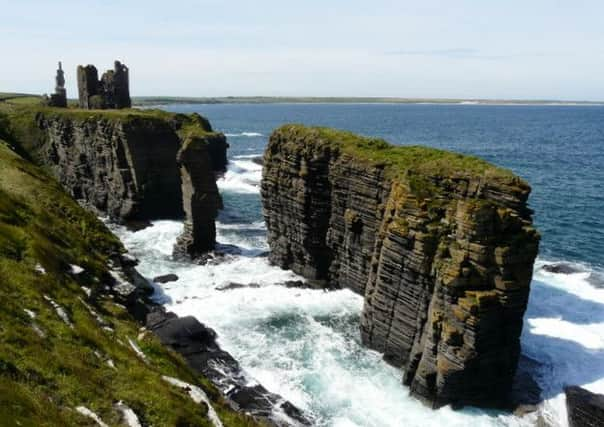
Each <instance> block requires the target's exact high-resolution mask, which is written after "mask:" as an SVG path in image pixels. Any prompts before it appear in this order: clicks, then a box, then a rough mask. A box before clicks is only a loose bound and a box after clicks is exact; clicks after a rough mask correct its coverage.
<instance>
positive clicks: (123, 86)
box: [78, 61, 132, 110]
mask: <svg viewBox="0 0 604 427" xmlns="http://www.w3.org/2000/svg"><path fill="white" fill-rule="evenodd" d="M129 86H130V84H129V77H128V67H127V66H126V65H124V64H122V63H121V62H120V61H115V63H114V67H113V70H108V71H106V72H105V73H104V74H103V75H102V76H101V79H100V80H99V75H98V72H97V69H96V67H95V66H94V65H86V66H82V65H79V66H78V98H79V104H80V108H85V109H89V110H92V109H120V108H130V107H131V106H132V102H131V101H130V87H129Z"/></svg>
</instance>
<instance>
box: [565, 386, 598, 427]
mask: <svg viewBox="0 0 604 427" xmlns="http://www.w3.org/2000/svg"><path fill="white" fill-rule="evenodd" d="M564 391H565V393H566V408H567V411H568V425H569V427H599V426H604V395H602V394H596V393H592V392H590V391H587V390H585V389H584V388H581V387H577V386H571V387H566V388H565V389H564Z"/></svg>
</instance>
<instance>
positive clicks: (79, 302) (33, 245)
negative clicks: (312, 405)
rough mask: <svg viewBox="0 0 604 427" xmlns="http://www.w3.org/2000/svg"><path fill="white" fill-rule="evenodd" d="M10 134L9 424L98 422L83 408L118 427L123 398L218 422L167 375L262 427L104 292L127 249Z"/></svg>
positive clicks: (144, 412)
mask: <svg viewBox="0 0 604 427" xmlns="http://www.w3.org/2000/svg"><path fill="white" fill-rule="evenodd" d="M93 114H95V113H93ZM139 114H154V113H139ZM0 130H2V123H0ZM6 133H7V132H5V131H4V132H2V133H0V421H1V422H0V424H2V425H5V424H4V423H8V425H24V426H27V425H31V426H40V425H50V426H54V425H57V426H65V425H94V422H93V421H92V420H91V419H90V418H87V417H85V416H83V415H81V414H80V413H79V412H78V411H77V410H76V408H78V407H86V408H88V409H90V410H91V411H93V412H94V413H96V414H97V415H98V416H99V417H100V418H101V419H102V420H103V421H104V422H105V423H107V424H109V425H120V422H121V421H120V418H121V416H120V412H119V410H117V409H116V402H118V401H123V402H124V403H125V404H126V405H127V406H129V407H130V408H131V409H133V410H134V411H135V412H136V414H137V415H138V416H139V418H140V420H141V421H142V422H143V423H145V425H155V426H176V425H179V426H185V425H187V426H206V425H212V424H211V423H210V421H209V419H208V417H207V407H206V406H204V405H199V404H196V403H194V402H193V401H192V400H191V398H190V397H189V395H188V394H187V392H186V391H184V390H183V389H180V388H178V387H175V386H173V385H171V384H169V383H167V382H166V381H164V380H163V379H162V376H170V377H176V378H178V379H180V380H183V381H186V382H187V383H191V384H197V385H199V386H201V387H202V388H203V389H204V390H205V391H206V393H207V394H208V396H210V399H211V400H212V405H213V406H214V408H215V409H216V411H217V412H218V415H219V417H220V418H221V419H222V422H223V423H224V424H225V425H227V426H229V425H231V426H235V425H237V426H239V425H255V423H254V422H253V421H252V420H250V419H248V418H246V417H244V416H242V415H239V414H237V413H235V412H233V411H232V410H230V409H229V408H228V407H227V406H226V404H225V403H224V402H223V401H222V400H221V398H220V397H219V394H218V392H217V391H216V390H215V389H214V388H213V387H212V386H211V385H210V383H209V382H208V381H207V380H205V379H204V378H202V377H199V376H197V375H195V374H194V373H192V372H191V371H190V370H189V369H188V368H187V367H186V365H185V364H184V362H183V361H182V359H181V358H180V357H179V356H178V355H176V354H175V353H173V352H170V351H168V350H166V349H165V348H164V347H163V346H162V345H161V344H160V343H159V341H158V340H157V339H156V338H154V337H153V336H152V335H151V334H149V333H141V331H140V330H139V327H140V326H139V324H138V323H136V322H135V320H134V319H133V318H132V317H131V316H130V315H129V314H128V313H127V311H126V309H125V308H124V307H123V306H121V305H120V304H117V303H116V302H115V301H114V300H113V299H112V298H110V297H109V296H103V293H101V292H97V291H100V290H101V289H102V287H103V286H104V283H105V280H106V278H107V277H108V275H109V274H110V272H109V270H108V264H107V263H108V257H109V256H110V254H111V253H115V252H120V251H122V246H121V244H120V242H119V241H118V240H117V239H116V238H115V237H114V236H113V235H112V234H111V233H110V232H109V231H108V229H107V228H106V227H105V226H104V224H102V223H101V222H100V221H98V220H97V219H96V217H95V216H94V215H92V214H90V213H88V212H87V211H85V210H84V209H82V208H81V207H80V206H79V205H78V204H77V203H75V202H74V201H73V200H72V199H71V198H70V197H69V196H68V195H67V194H66V193H65V192H64V191H63V190H62V189H61V187H60V186H59V184H58V183H56V182H55V181H54V180H53V179H52V178H51V177H50V176H49V175H47V174H46V173H45V172H44V171H42V170H41V169H40V168H38V167H36V166H34V165H33V164H32V163H30V162H28V161H27V160H25V159H23V158H22V157H20V156H19V155H18V154H16V153H15V152H14V151H12V150H11V149H10V148H9V146H8V144H6V143H5V142H4V141H2V140H1V138H2V136H3V134H4V135H6ZM80 269H81V270H82V271H80ZM90 295H91V296H90ZM137 349H140V351H141V352H142V354H144V360H143V358H142V357H141V354H138V352H137Z"/></svg>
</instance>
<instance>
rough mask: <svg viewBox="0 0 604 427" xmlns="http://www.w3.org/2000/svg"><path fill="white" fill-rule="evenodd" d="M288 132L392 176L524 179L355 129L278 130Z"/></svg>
mask: <svg viewBox="0 0 604 427" xmlns="http://www.w3.org/2000/svg"><path fill="white" fill-rule="evenodd" d="M275 134H276V135H277V136H278V135H280V134H284V135H285V134H287V135H289V136H290V138H288V140H289V141H293V143H294V144H295V147H293V148H295V149H297V150H299V151H301V152H303V151H304V150H305V148H306V147H308V148H310V149H311V150H312V149H313V147H316V146H317V145H328V146H330V147H331V148H332V149H334V150H340V151H341V152H343V153H346V154H349V155H351V156H352V157H353V158H354V159H355V160H359V161H367V162H370V163H372V164H375V165H383V166H384V167H385V168H386V170H387V172H388V173H389V174H391V175H392V176H398V175H404V174H406V173H407V172H408V171H412V172H414V171H415V172H422V173H426V174H428V175H441V176H459V177H470V178H471V177H480V176H483V177H491V178H494V179H497V180H503V181H510V182H511V181H513V182H516V183H521V180H520V179H519V178H518V177H517V176H515V175H514V174H513V172H512V171H510V170H507V169H503V168H500V167H497V166H495V165H493V164H491V163H489V162H487V161H485V160H482V159H480V158H478V157H474V156H468V155H463V154H458V153H453V152H450V151H444V150H439V149H436V148H430V147H424V146H395V145H392V144H389V143H388V142H386V141H385V140H383V139H380V138H368V137H363V136H360V135H356V134H354V133H352V132H347V131H343V130H337V129H331V128H326V127H307V126H304V125H297V124H292V125H285V126H282V127H280V128H279V129H277V130H276V131H275Z"/></svg>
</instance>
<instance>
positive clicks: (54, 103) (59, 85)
mask: <svg viewBox="0 0 604 427" xmlns="http://www.w3.org/2000/svg"><path fill="white" fill-rule="evenodd" d="M44 102H45V103H46V104H47V105H49V106H50V107H61V108H67V91H66V90H65V72H64V71H63V67H62V64H61V61H59V68H58V69H57V75H56V77H55V93H53V94H51V95H50V98H48V97H47V96H46V95H44Z"/></svg>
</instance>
